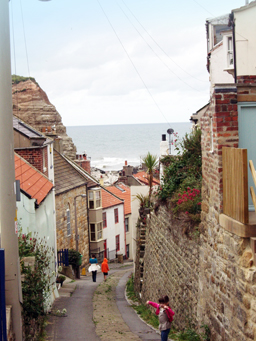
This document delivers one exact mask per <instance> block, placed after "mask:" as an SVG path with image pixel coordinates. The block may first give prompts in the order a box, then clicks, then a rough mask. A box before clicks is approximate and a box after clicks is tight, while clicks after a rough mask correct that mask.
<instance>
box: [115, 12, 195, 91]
mask: <svg viewBox="0 0 256 341" xmlns="http://www.w3.org/2000/svg"><path fill="white" fill-rule="evenodd" d="M119 8H120V9H121V11H122V12H123V14H124V15H125V16H126V18H127V20H128V21H129V22H130V23H131V24H132V26H133V27H134V29H135V30H136V32H137V33H138V34H139V35H140V36H141V38H142V39H143V40H144V41H145V43H146V44H147V45H148V47H149V48H150V49H151V51H152V52H153V53H154V54H155V55H156V56H157V58H159V60H161V62H162V63H163V64H164V65H165V66H166V67H167V69H168V70H169V71H170V72H171V73H172V74H174V76H176V77H177V78H178V79H179V80H180V81H181V82H183V83H184V84H186V85H187V86H189V87H190V88H191V89H193V90H196V91H199V90H198V89H196V88H194V87H193V86H191V85H190V84H188V83H187V82H186V81H184V80H183V79H182V78H180V77H179V76H178V75H177V74H176V73H175V72H174V71H173V70H172V69H171V68H170V67H169V65H167V64H166V63H165V62H164V60H163V59H162V58H161V57H160V56H159V55H158V54H157V53H156V52H155V51H154V50H153V48H152V47H151V46H150V45H149V44H148V42H147V41H146V40H145V38H144V37H143V36H142V34H141V33H140V31H139V30H138V29H137V28H136V27H135V26H134V24H133V23H132V21H131V20H130V19H129V17H128V16H127V15H126V13H125V12H124V11H123V9H122V8H121V7H120V6H119ZM192 77H193V76H192Z"/></svg>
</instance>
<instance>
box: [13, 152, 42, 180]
mask: <svg viewBox="0 0 256 341" xmlns="http://www.w3.org/2000/svg"><path fill="white" fill-rule="evenodd" d="M15 152H16V153H17V154H19V155H20V156H21V157H23V158H24V159H25V160H26V161H27V162H29V163H30V164H31V165H32V166H33V167H35V168H36V169H38V170H39V171H40V172H41V173H43V174H44V175H46V176H48V154H47V147H43V148H35V149H32V148H29V149H15ZM43 160H44V161H45V162H43ZM44 164H45V167H46V170H44V167H43V166H44Z"/></svg>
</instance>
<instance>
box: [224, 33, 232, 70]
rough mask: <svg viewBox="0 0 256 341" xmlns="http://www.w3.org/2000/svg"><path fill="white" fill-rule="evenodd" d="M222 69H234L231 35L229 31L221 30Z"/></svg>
mask: <svg viewBox="0 0 256 341" xmlns="http://www.w3.org/2000/svg"><path fill="white" fill-rule="evenodd" d="M223 52H224V70H233V69H234V51H233V36H232V33H231V32H223Z"/></svg>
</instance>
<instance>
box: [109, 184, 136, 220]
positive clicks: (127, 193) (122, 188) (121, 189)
mask: <svg viewBox="0 0 256 341" xmlns="http://www.w3.org/2000/svg"><path fill="white" fill-rule="evenodd" d="M107 189H108V190H109V191H110V192H112V193H113V194H115V195H117V196H118V197H119V198H121V199H123V200H124V214H125V215H126V214H131V213H132V209H131V190H130V187H128V186H126V185H124V184H123V183H118V184H116V186H109V187H107Z"/></svg>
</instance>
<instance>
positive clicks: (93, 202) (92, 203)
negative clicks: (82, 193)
mask: <svg viewBox="0 0 256 341" xmlns="http://www.w3.org/2000/svg"><path fill="white" fill-rule="evenodd" d="M88 200H89V208H90V209H96V208H99V207H101V190H100V189H98V190H95V189H94V190H92V191H89V195H88Z"/></svg>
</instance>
